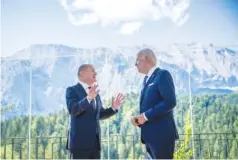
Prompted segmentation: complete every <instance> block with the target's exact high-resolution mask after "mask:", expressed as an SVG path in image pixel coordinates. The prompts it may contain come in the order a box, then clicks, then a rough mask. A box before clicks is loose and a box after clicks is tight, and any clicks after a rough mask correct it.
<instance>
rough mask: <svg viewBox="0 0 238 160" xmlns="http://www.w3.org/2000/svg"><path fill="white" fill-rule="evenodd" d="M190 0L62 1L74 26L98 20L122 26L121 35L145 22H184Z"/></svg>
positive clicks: (129, 32)
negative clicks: (165, 18)
mask: <svg viewBox="0 0 238 160" xmlns="http://www.w3.org/2000/svg"><path fill="white" fill-rule="evenodd" d="M189 1H190V0H73V1H72V2H71V3H69V1H68V0H61V5H62V6H63V7H64V9H65V10H66V12H67V14H68V18H69V21H70V22H71V23H72V24H74V25H83V24H95V23H99V24H100V25H101V26H103V27H106V26H110V25H115V26H121V28H120V31H121V33H122V34H133V33H134V32H136V31H138V30H139V28H140V27H141V26H142V25H143V24H144V23H145V22H146V21H157V20H160V19H161V18H163V17H168V18H171V20H172V21H173V22H174V23H176V24H177V25H182V24H183V23H185V22H186V21H187V20H188V18H189V16H188V14H187V13H186V11H187V9H188V7H189Z"/></svg>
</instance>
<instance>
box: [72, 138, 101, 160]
mask: <svg viewBox="0 0 238 160" xmlns="http://www.w3.org/2000/svg"><path fill="white" fill-rule="evenodd" d="M100 152H101V151H100V144H99V135H97V136H96V141H95V146H94V148H92V149H72V150H71V151H70V158H71V159H100V157H101V154H100Z"/></svg>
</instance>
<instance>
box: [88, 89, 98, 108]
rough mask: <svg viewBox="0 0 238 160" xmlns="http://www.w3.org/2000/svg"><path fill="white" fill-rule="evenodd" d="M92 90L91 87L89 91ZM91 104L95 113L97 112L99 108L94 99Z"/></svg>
mask: <svg viewBox="0 0 238 160" xmlns="http://www.w3.org/2000/svg"><path fill="white" fill-rule="evenodd" d="M90 88H91V86H89V87H88V89H90ZM91 104H92V105H93V109H94V111H96V108H97V106H96V102H95V100H94V99H93V100H92V101H91Z"/></svg>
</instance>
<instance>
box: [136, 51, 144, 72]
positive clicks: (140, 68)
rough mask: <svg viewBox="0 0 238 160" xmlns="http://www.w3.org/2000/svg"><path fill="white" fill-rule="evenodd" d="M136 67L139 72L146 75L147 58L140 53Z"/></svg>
mask: <svg viewBox="0 0 238 160" xmlns="http://www.w3.org/2000/svg"><path fill="white" fill-rule="evenodd" d="M135 66H136V67H137V70H138V72H140V73H142V74H146V56H145V55H143V54H141V53H138V54H137V58H136V63H135Z"/></svg>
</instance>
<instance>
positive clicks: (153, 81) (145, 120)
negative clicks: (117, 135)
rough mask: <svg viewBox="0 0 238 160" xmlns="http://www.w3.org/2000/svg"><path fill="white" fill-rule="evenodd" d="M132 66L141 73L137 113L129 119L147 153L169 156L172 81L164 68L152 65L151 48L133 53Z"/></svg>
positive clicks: (172, 129) (172, 138)
mask: <svg viewBox="0 0 238 160" xmlns="http://www.w3.org/2000/svg"><path fill="white" fill-rule="evenodd" d="M135 65H136V67H137V69H138V71H139V72H140V73H142V74H144V75H145V77H144V81H143V86H142V90H141V95H140V103H139V104H140V115H138V116H135V117H133V118H132V119H131V122H132V124H133V125H134V126H139V127H141V141H142V143H144V144H145V147H146V151H147V154H148V157H150V158H152V159H172V158H173V152H174V147H175V140H176V139H178V132H177V129H176V126H175V122H174V116H173V108H174V107H175V106H176V97H175V88H174V82H173V79H172V77H171V75H170V73H169V72H168V71H167V70H163V69H160V68H157V67H156V56H155V54H154V52H153V51H152V50H151V49H143V50H141V51H140V52H139V53H138V54H137V59H136V64H135Z"/></svg>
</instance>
